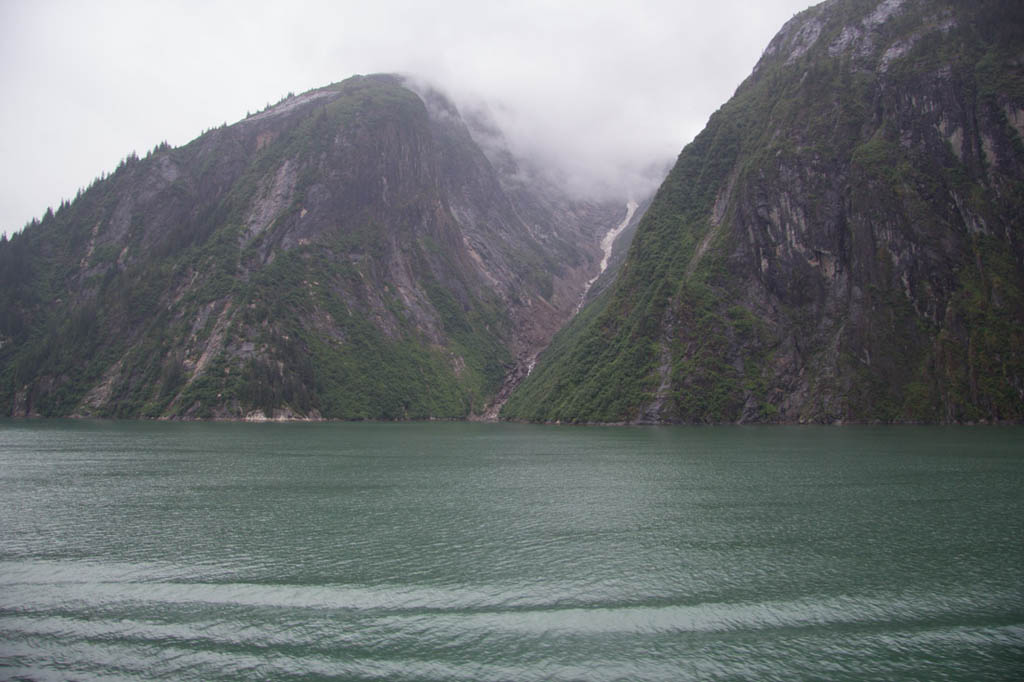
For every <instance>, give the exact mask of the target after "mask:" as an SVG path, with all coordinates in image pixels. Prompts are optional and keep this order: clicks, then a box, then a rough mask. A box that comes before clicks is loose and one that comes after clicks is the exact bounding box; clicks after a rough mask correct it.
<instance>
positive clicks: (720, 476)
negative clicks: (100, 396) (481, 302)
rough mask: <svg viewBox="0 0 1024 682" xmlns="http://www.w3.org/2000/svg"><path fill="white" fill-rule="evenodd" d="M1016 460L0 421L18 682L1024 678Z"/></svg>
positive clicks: (717, 444) (945, 434) (825, 449)
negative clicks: (19, 681) (88, 681)
mask: <svg viewBox="0 0 1024 682" xmlns="http://www.w3.org/2000/svg"><path fill="white" fill-rule="evenodd" d="M1022 446H1024V429H1016V428H1007V429H996V428H993V429H955V428H925V427H921V428H917V427H914V428H867V427H864V428H812V427H807V428H803V427H801V428H745V427H731V428H642V429H640V428H637V429H634V428H586V429H577V428H545V427H531V426H520V425H494V424H489V425H488V424H313V425H308V424H307V425H282V424H260V425H252V424H151V423H105V422H61V421H54V422H2V423H0V679H13V680H68V679H74V680H153V679H166V680H233V679H275V680H278V679H280V680H314V679H348V680H686V679H695V680H696V679H700V680H704V679H712V680H714V679H722V680H725V679H729V680H734V679H759V680H760V679H768V680H771V679H777V680H789V679H832V680H863V679H885V680H901V679H902V680H924V679H927V680H944V679H945V680H1015V679H1021V678H1022V671H1024V589H1022V586H1024V447H1022Z"/></svg>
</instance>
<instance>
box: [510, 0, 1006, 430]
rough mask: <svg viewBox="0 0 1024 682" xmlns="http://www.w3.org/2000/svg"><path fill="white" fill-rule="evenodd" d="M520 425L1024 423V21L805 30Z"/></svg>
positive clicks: (845, 10) (835, 7)
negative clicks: (587, 423) (528, 423)
mask: <svg viewBox="0 0 1024 682" xmlns="http://www.w3.org/2000/svg"><path fill="white" fill-rule="evenodd" d="M502 414H503V415H504V416H505V417H507V418H515V419H527V420H538V421H572V422H633V423H645V422H647V423H649V422H656V423H660V422H669V423H678V422H683V423H705V422H784V423H792V422H819V423H832V422H929V423H935V422H943V423H944V422H982V421H986V422H1003V421H1013V422H1019V421H1021V420H1024V4H1022V3H1020V2H1018V1H1016V0H977V1H972V2H953V1H943V0H881V1H880V0H831V1H829V2H824V3H822V4H819V5H817V6H815V7H812V8H810V9H808V10H806V11H804V12H802V13H800V14H798V15H797V16H795V17H794V18H793V19H792V20H791V21H790V22H788V23H787V24H786V25H785V26H784V27H783V28H782V30H781V31H780V32H779V33H778V35H777V36H776V37H775V38H774V39H773V40H772V41H771V43H770V44H769V45H768V47H767V49H766V50H765V51H764V53H763V55H762V57H761V59H760V61H759V62H758V64H757V65H756V67H755V68H754V71H753V73H752V74H751V75H750V77H749V78H747V79H746V81H744V82H743V83H742V84H741V85H740V87H739V88H738V89H737V91H736V93H735V95H734V96H733V98H732V99H731V100H729V102H728V103H726V104H725V105H724V106H723V107H722V108H721V109H720V110H719V111H717V112H716V113H715V114H714V115H713V116H712V117H711V118H710V120H709V121H708V124H707V126H706V128H705V129H704V130H703V132H701V133H700V134H699V135H698V136H697V137H696V138H695V139H694V140H693V142H692V143H690V144H689V145H687V146H686V147H685V148H684V149H683V151H682V153H681V154H680V156H679V158H678V159H677V162H676V164H675V166H674V168H673V169H672V171H671V172H670V174H669V176H668V178H667V179H666V180H665V182H664V184H663V185H662V187H661V188H660V189H659V191H658V193H657V195H656V196H655V198H654V200H653V203H652V205H651V207H650V209H649V210H648V211H647V213H646V215H645V216H644V218H643V220H642V221H641V224H640V226H639V228H638V230H637V235H636V237H635V239H634V240H633V242H632V245H631V247H630V251H629V254H628V257H627V260H626V263H625V264H624V266H623V268H622V270H621V271H620V273H619V276H618V279H617V280H616V282H615V283H614V285H613V286H612V287H611V288H610V289H609V290H608V291H606V292H605V293H604V294H603V295H602V296H601V297H599V298H598V299H597V300H595V301H594V302H593V303H592V304H591V305H589V306H588V307H587V308H585V309H584V310H583V311H582V312H581V314H580V315H579V316H578V317H577V318H576V319H575V320H574V321H573V322H572V324H571V325H570V326H569V327H568V328H567V329H566V330H565V331H564V332H562V333H561V334H559V335H558V336H557V337H556V339H555V340H554V341H553V342H552V344H551V346H550V347H549V348H548V350H547V351H546V352H545V353H544V354H543V355H542V357H541V359H540V362H539V364H538V365H537V368H536V370H535V371H534V372H533V373H532V374H531V376H530V377H529V378H528V379H527V380H526V381H525V382H524V383H523V384H522V385H521V386H520V387H519V389H518V390H517V392H516V393H515V394H514V395H513V397H512V399H511V400H510V401H509V402H508V403H507V405H506V406H505V409H504V411H503V413H502Z"/></svg>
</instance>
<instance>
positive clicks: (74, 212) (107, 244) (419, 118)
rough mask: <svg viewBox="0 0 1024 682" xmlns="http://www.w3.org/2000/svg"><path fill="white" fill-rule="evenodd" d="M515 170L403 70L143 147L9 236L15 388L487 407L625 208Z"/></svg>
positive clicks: (26, 392)
mask: <svg viewBox="0 0 1024 682" xmlns="http://www.w3.org/2000/svg"><path fill="white" fill-rule="evenodd" d="M509 163H511V164H512V166H511V168H510V170H511V171H514V170H515V168H514V163H515V160H514V159H511V158H510V161H509ZM503 183H504V184H503ZM517 191H518V193H519V196H518V197H517V196H514V195H512V194H511V193H510V192H509V191H508V190H507V182H506V181H505V180H504V179H503V178H502V176H501V174H500V173H499V171H498V170H496V169H495V167H494V166H493V164H492V163H491V161H490V160H488V158H487V157H486V155H485V154H484V152H483V150H482V149H481V148H480V146H479V145H478V144H477V143H476V142H475V141H474V138H473V135H472V133H471V131H470V130H469V128H468V127H467V125H466V123H465V121H464V120H463V119H462V117H461V116H460V114H459V112H458V109H457V108H456V107H455V106H454V105H453V104H452V103H451V102H450V101H448V100H447V99H446V98H445V97H444V96H443V95H441V94H440V93H438V92H432V93H423V94H422V95H421V94H419V93H417V92H415V91H413V90H412V89H410V88H409V87H406V81H405V80H404V79H403V78H401V77H398V76H393V75H387V74H378V75H371V76H356V77H353V78H350V79H347V80H346V81H342V82H341V83H337V84H334V85H331V86H326V87H324V88H318V89H316V90H312V91H310V92H307V93H303V94H301V95H298V96H292V97H289V98H286V99H285V100H283V101H282V102H280V103H278V104H277V105H275V106H273V107H270V108H268V109H267V110H265V111H263V112H260V113H257V114H254V115H251V116H249V117H248V118H246V119H244V120H242V121H240V122H238V123H236V124H234V125H231V126H222V127H220V128H216V129H213V130H210V131H207V133H205V134H203V135H201V136H200V137H198V138H196V140H193V141H192V142H190V143H188V144H186V145H183V146H182V147H179V148H170V147H169V146H167V145H161V146H160V147H158V148H156V149H154V150H153V151H152V152H151V153H150V154H149V155H148V156H146V157H145V158H141V159H140V158H138V157H136V156H134V155H133V156H130V157H129V158H128V159H126V161H125V162H124V163H123V164H122V165H121V166H120V167H119V168H118V169H117V171H115V172H114V173H113V174H111V175H110V176H107V177H105V178H103V179H101V180H100V181H98V182H96V183H94V184H93V185H92V186H91V187H90V188H89V189H88V190H86V191H85V192H83V193H82V194H81V195H80V196H79V197H78V198H77V199H76V200H75V201H73V202H67V203H65V204H62V205H61V207H60V208H59V209H58V210H57V211H56V212H48V213H47V214H46V216H44V218H43V219H42V220H41V221H39V222H37V223H34V224H32V225H30V226H29V227H27V228H26V229H25V230H24V231H23V232H22V233H19V234H16V235H14V236H13V237H12V238H11V239H9V240H4V242H3V243H2V244H0V265H2V268H0V272H3V278H2V282H0V284H2V287H0V296H2V298H0V341H2V343H0V406H2V407H0V409H2V411H3V412H5V413H7V414H12V415H44V416H45V415H51V416H67V415H74V416H112V417H159V418H230V419H246V418H249V419H270V418H302V419H320V418H338V419H367V418H372V419H406V418H420V419H426V418H466V417H470V416H473V415H479V414H482V413H484V412H485V411H486V410H487V408H488V405H489V402H490V401H491V400H493V399H494V396H495V394H496V393H497V391H498V390H499V388H501V386H502V385H503V383H504V382H505V381H506V378H507V377H509V376H513V377H514V376H515V375H516V372H517V369H516V368H517V367H521V366H526V364H527V363H529V362H532V356H533V355H535V353H536V349H537V348H538V347H539V346H542V345H543V344H545V343H546V342H547V340H548V339H549V338H550V336H551V334H553V333H554V331H555V330H556V329H557V328H558V326H560V325H561V324H562V322H563V321H564V320H565V319H566V318H567V317H568V316H569V315H571V313H572V310H573V308H574V306H575V304H576V301H577V298H578V296H579V294H580V292H581V291H582V287H583V285H584V283H585V282H586V281H587V280H588V279H589V278H590V277H592V276H593V274H594V273H595V272H596V269H597V268H598V266H599V263H600V258H601V251H600V247H599V242H600V238H601V236H602V235H603V233H604V232H606V231H607V230H608V229H611V226H614V224H615V222H616V220H617V217H618V214H619V212H620V211H622V210H624V209H622V208H621V207H618V206H615V205H612V204H599V203H597V202H593V201H589V202H588V201H578V200H575V199H573V198H572V197H569V196H567V195H565V194H564V193H561V192H560V190H559V189H558V188H557V187H551V186H547V185H540V184H537V185H536V186H530V185H528V184H527V185H521V186H520V187H518V189H517ZM524 198H528V199H529V202H530V203H529V209H530V210H529V213H528V214H526V215H525V216H524V214H523V210H522V209H523V207H524V206H526V205H527V204H526V202H525V201H524V200H523V199H524Z"/></svg>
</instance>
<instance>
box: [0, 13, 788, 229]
mask: <svg viewBox="0 0 1024 682" xmlns="http://www.w3.org/2000/svg"><path fill="white" fill-rule="evenodd" d="M806 4H808V3H807V0H772V1H771V2H762V3H756V4H754V5H752V4H751V3H747V2H740V1H739V0H722V1H721V2H716V3H713V4H709V3H703V2H702V3H694V2H659V1H638V2H635V3H628V4H627V3H618V2H616V3H612V2H607V3H602V2H559V3H549V2H541V1H540V0H525V1H524V2H520V3H502V4H499V3H491V2H472V3H470V2H448V3H444V4H443V6H440V7H438V6H436V5H433V4H429V5H428V4H421V3H412V2H401V1H398V0H381V1H380V2H375V3H355V2H326V1H319V0H298V1H297V2H294V3H288V5H287V6H283V5H280V4H274V3H252V4H249V5H247V6H246V9H245V11H240V10H239V8H238V6H237V4H236V3H233V2H226V1H216V0H215V1H213V2H207V3H195V2H182V3H173V4H150V3H130V4H128V5H125V4H123V3H117V2H112V1H110V2H105V1H98V2H92V3H88V4H82V3H71V2H53V3H17V2H14V3H2V4H0V59H3V63H4V64H5V68H4V69H3V70H2V71H0V88H2V91H3V92H4V95H5V106H4V108H3V110H2V111H0V129H2V130H3V131H4V133H5V134H4V135H3V136H2V142H0V152H2V153H0V159H2V160H0V169H2V170H0V179H2V182H0V230H2V231H7V232H12V231H16V230H18V229H20V228H21V227H22V226H23V225H24V224H25V223H27V222H28V221H29V220H31V219H32V218H34V217H40V216H41V215H42V214H43V213H44V212H45V211H46V208H47V206H53V207H54V208H56V207H57V205H58V204H59V203H60V201H61V200H62V199H64V198H71V197H74V196H75V193H76V191H77V190H78V189H79V188H81V187H84V186H87V185H88V184H89V183H90V182H91V181H92V180H93V179H94V178H96V177H98V176H99V175H100V174H102V173H105V172H110V171H111V170H112V169H113V168H114V167H116V166H117V164H118V162H119V161H120V160H121V159H123V158H124V157H126V156H127V155H128V154H129V153H131V152H132V151H136V152H139V153H144V152H145V151H146V150H148V149H151V148H152V147H153V146H154V145H156V144H158V143H159V142H161V141H163V140H167V141H168V142H169V143H170V144H171V145H174V146H177V145H180V144H184V143H185V142H187V141H189V140H190V139H192V138H194V137H196V136H197V135H198V134H199V133H200V132H201V131H202V130H206V129H209V128H211V127H215V126H218V125H220V124H221V123H224V122H228V123H230V122H232V121H237V120H239V119H241V118H243V117H244V116H245V115H246V113H247V112H251V111H259V110H261V109H262V108H263V107H264V106H265V105H266V104H267V103H268V102H275V101H277V100H278V99H280V97H281V96H282V95H284V94H285V93H287V92H302V91H305V90H308V89H310V88H314V87H319V86H321V85H323V84H325V83H331V82H337V81H339V80H342V79H343V78H345V77H347V76H349V75H351V74H354V73H379V72H395V73H415V74H419V75H420V76H421V77H422V78H423V79H426V80H428V81H430V82H432V83H434V84H436V86H437V87H438V88H439V89H441V90H443V91H444V92H447V93H450V95H451V97H452V99H453V101H455V102H456V104H457V105H458V107H459V109H460V110H461V111H462V113H464V114H466V113H471V111H472V110H473V109H475V108H482V107H483V106H484V105H486V107H487V109H488V110H489V111H490V116H491V117H492V119H493V120H494V122H495V123H496V124H497V125H498V126H500V127H501V130H502V132H503V134H504V136H505V137H506V140H507V143H508V145H509V147H510V148H511V149H512V150H513V151H514V152H515V153H517V154H521V155H523V156H525V157H527V158H528V159H531V160H532V162H534V163H536V164H537V165H539V166H543V168H544V171H545V172H546V173H549V174H551V175H552V177H561V178H563V179H564V180H565V182H567V183H568V184H569V186H570V187H572V188H574V189H575V190H576V191H578V192H581V193H590V194H593V193H595V192H596V193H609V194H610V195H617V194H628V193H630V192H631V191H636V190H637V188H649V187H650V186H652V183H653V182H656V179H657V178H659V177H660V172H661V171H662V170H663V168H664V166H665V164H667V163H669V162H670V161H671V160H672V159H674V157H675V155H676V153H677V152H678V150H679V148H680V147H681V146H682V145H683V144H684V143H685V142H687V141H688V140H689V139H690V138H692V137H693V135H695V134H696V132H697V131H698V130H700V128H701V127H702V126H703V125H704V123H705V121H706V120H707V117H708V115H710V113H711V112H712V111H713V110H714V109H715V108H716V107H717V106H718V105H719V104H720V103H721V102H723V101H724V100H725V99H726V98H727V97H728V96H729V95H730V94H731V93H732V91H733V89H734V88H735V87H736V85H737V84H738V83H739V82H740V81H741V80H742V79H743V77H745V76H746V75H747V74H748V73H749V71H750V65H751V64H752V63H754V61H755V60H756V58H757V56H758V55H759V54H760V52H761V50H762V49H763V48H764V46H765V45H767V44H768V40H769V39H770V38H771V36H772V34H773V33H774V31H775V30H776V28H777V27H778V26H780V25H782V23H784V22H785V21H786V20H787V19H789V18H790V17H791V16H792V15H793V13H794V12H795V11H797V10H799V9H803V7H804V6H805V5H806Z"/></svg>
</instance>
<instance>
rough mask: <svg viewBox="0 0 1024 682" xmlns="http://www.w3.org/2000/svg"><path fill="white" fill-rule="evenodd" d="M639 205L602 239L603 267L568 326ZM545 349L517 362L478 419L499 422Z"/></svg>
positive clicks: (631, 206) (589, 284)
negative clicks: (515, 391)
mask: <svg viewBox="0 0 1024 682" xmlns="http://www.w3.org/2000/svg"><path fill="white" fill-rule="evenodd" d="M638 206H639V205H638V204H637V202H636V201H634V200H633V199H630V200H629V201H628V202H626V217H625V218H623V219H622V222H621V223H619V224H618V225H616V226H615V227H613V228H612V229H610V230H608V233H607V234H605V236H604V237H603V238H602V239H601V251H603V252H604V256H603V257H602V258H601V266H600V270H598V273H597V274H596V275H594V276H593V277H592V278H590V280H588V281H587V283H586V284H585V285H584V287H583V292H582V293H581V294H580V301H579V303H578V304H576V309H575V310H573V312H572V315H571V316H570V317H569V320H566V324H568V322H569V321H570V320H571V319H572V318H573V317H575V316H576V314H577V313H579V311H580V309H581V308H582V307H583V303H584V301H586V299H587V293H589V292H590V288H591V287H592V286H594V283H595V282H597V280H598V279H600V277H601V275H603V274H604V271H605V270H607V269H608V263H609V261H610V260H611V257H612V249H613V247H614V245H615V240H616V239H618V238H619V235H620V234H622V232H623V231H624V230H625V229H626V228H627V227H629V224H630V222H632V220H633V215H634V214H635V213H636V210H637V208H638ZM543 350H544V349H543V348H535V349H533V350H531V351H530V353H529V354H528V355H526V356H524V357H522V358H520V359H519V361H518V362H516V366H515V367H514V368H513V369H512V371H511V372H509V374H508V375H507V376H506V377H505V381H504V382H503V383H502V385H501V388H500V389H499V390H498V393H497V394H496V395H495V396H494V400H493V402H491V404H490V406H489V407H488V408H487V409H486V410H484V412H483V414H481V415H480V416H479V417H477V419H479V420H480V421H497V419H498V413H499V412H501V408H502V407H503V406H504V405H505V403H506V402H508V398H509V396H510V395H512V391H514V390H515V389H516V387H517V386H518V385H519V384H520V382H522V381H523V379H525V378H526V377H528V376H530V372H532V371H533V368H534V366H535V365H536V364H537V356H539V355H540V353H541V351H543Z"/></svg>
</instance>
